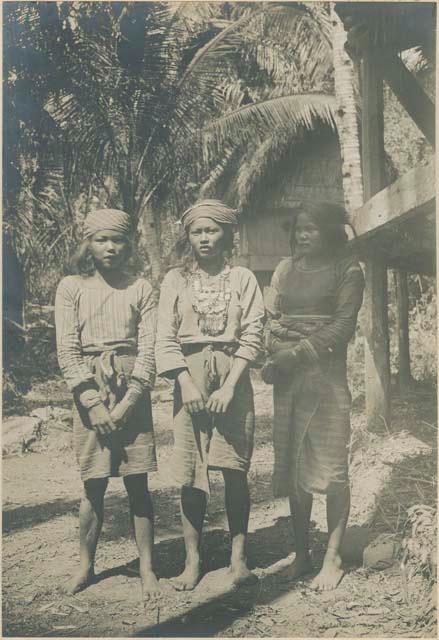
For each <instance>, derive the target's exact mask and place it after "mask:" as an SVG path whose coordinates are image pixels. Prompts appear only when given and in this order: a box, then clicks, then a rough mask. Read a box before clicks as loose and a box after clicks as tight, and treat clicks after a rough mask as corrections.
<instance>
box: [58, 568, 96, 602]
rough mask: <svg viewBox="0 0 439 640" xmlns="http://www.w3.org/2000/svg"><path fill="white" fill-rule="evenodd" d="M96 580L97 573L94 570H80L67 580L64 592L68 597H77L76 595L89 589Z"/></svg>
mask: <svg viewBox="0 0 439 640" xmlns="http://www.w3.org/2000/svg"><path fill="white" fill-rule="evenodd" d="M94 579H95V572H94V569H93V568H91V569H88V570H86V571H84V570H83V569H79V570H78V571H77V573H75V575H74V576H72V577H71V578H70V579H69V580H67V582H66V583H65V585H64V587H63V590H64V591H65V593H67V594H68V595H71V596H73V595H75V593H79V592H80V591H83V590H84V589H87V587H89V586H90V585H91V584H93V582H94Z"/></svg>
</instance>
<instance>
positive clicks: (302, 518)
mask: <svg viewBox="0 0 439 640" xmlns="http://www.w3.org/2000/svg"><path fill="white" fill-rule="evenodd" d="M299 492H300V493H299V495H298V496H290V512H291V519H292V522H293V532H294V545H295V549H296V557H295V558H294V561H293V564H292V565H291V566H290V567H288V569H287V570H286V571H285V575H287V576H288V577H289V578H292V579H297V578H299V577H300V576H303V575H305V574H306V573H309V572H310V571H312V563H311V558H310V555H309V525H310V521H311V511H312V503H313V497H312V494H311V493H306V492H305V491H302V490H301V489H299Z"/></svg>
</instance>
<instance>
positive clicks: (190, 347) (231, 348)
mask: <svg viewBox="0 0 439 640" xmlns="http://www.w3.org/2000/svg"><path fill="white" fill-rule="evenodd" d="M238 346H239V345H238V344H237V343H233V342H191V343H186V344H182V345H181V350H182V352H183V355H184V356H190V355H191V354H192V353H199V352H200V351H203V349H205V348H206V347H209V349H210V350H212V351H222V352H223V353H226V354H227V355H229V356H231V355H233V354H234V353H235V351H236V350H237V348H238Z"/></svg>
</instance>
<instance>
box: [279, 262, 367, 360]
mask: <svg viewBox="0 0 439 640" xmlns="http://www.w3.org/2000/svg"><path fill="white" fill-rule="evenodd" d="M271 287H272V289H273V290H274V292H275V300H274V302H272V306H273V307H274V309H273V310H274V311H275V312H278V313H280V314H284V315H285V316H289V315H294V316H303V317H304V318H306V316H317V317H318V316H322V317H324V316H328V317H330V320H329V321H328V322H326V323H325V324H324V326H323V327H321V328H320V329H319V330H318V331H316V332H315V333H313V334H312V335H310V336H308V337H307V339H305V340H303V341H302V346H303V347H304V348H305V350H306V351H307V354H308V355H309V356H310V357H311V359H313V356H314V358H315V359H318V358H319V356H321V355H324V354H327V353H328V351H332V350H334V349H340V350H341V352H342V353H343V352H344V351H345V348H346V345H347V343H348V342H349V340H350V339H351V337H352V335H353V334H354V331H355V326H356V322H357V315H358V312H359V310H360V307H361V304H362V300H363V290H364V277H363V272H362V270H361V267H360V265H359V264H358V262H356V261H355V260H354V259H353V258H350V257H348V258H342V259H340V260H336V261H334V263H333V264H332V265H329V266H324V267H321V268H318V269H312V270H307V269H304V268H302V267H301V266H300V265H299V264H298V263H297V262H294V261H293V260H292V259H291V258H286V259H285V260H282V262H280V263H279V265H278V266H277V268H276V270H275V272H274V274H273V277H272V281H271Z"/></svg>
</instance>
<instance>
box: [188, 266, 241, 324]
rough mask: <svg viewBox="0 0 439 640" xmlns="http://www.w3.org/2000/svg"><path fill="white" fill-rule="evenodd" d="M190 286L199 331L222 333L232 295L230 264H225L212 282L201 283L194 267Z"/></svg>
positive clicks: (197, 270) (198, 273)
mask: <svg viewBox="0 0 439 640" xmlns="http://www.w3.org/2000/svg"><path fill="white" fill-rule="evenodd" d="M190 288H191V293H192V306H193V308H194V311H195V312H196V313H197V314H198V325H199V327H200V329H201V332H202V333H203V334H204V335H209V336H217V335H220V334H221V333H223V332H224V329H225V327H226V324H227V316H228V311H229V305H230V300H231V297H232V288H231V286H230V266H229V265H226V266H225V267H224V269H223V270H222V272H221V273H220V274H219V275H218V277H215V282H214V283H212V284H203V281H202V279H201V273H200V271H199V269H195V270H194V271H193V272H192V273H191V275H190Z"/></svg>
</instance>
